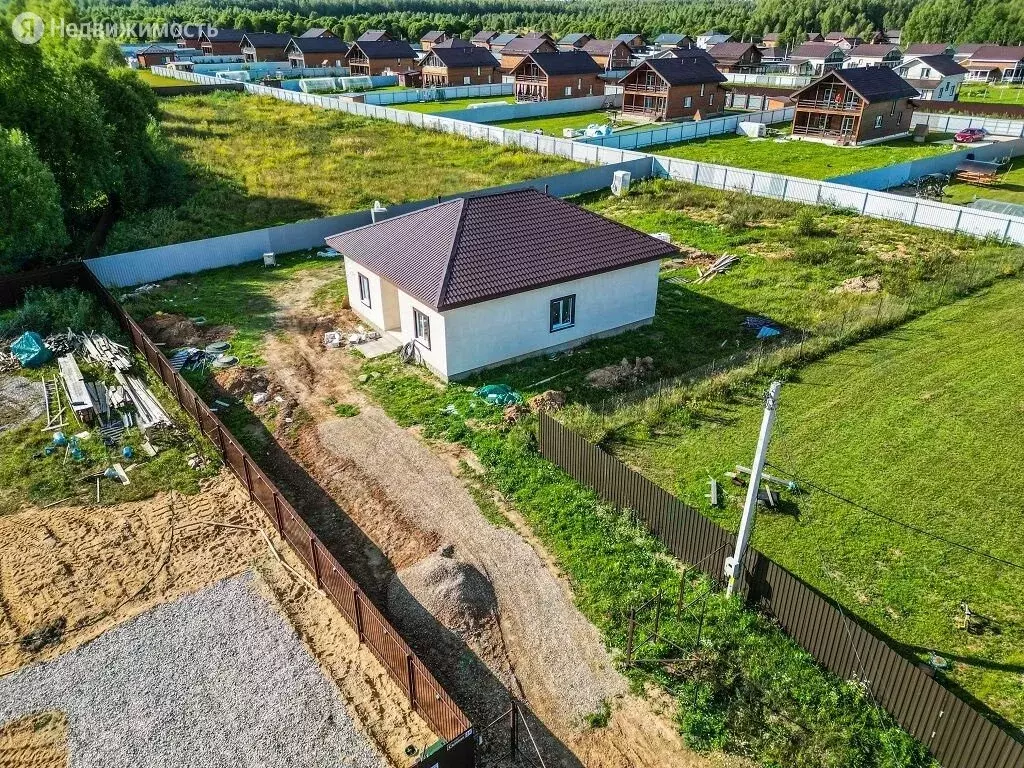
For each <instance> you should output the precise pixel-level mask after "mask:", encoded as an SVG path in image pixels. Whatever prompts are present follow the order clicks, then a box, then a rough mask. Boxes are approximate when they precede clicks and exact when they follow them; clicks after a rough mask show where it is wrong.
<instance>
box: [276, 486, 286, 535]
mask: <svg viewBox="0 0 1024 768" xmlns="http://www.w3.org/2000/svg"><path fill="white" fill-rule="evenodd" d="M274 522H275V523H276V524H277V535H278V536H280V537H281V538H282V539H283V538H284V519H283V518H282V516H281V494H279V493H278V492H277V491H274Z"/></svg>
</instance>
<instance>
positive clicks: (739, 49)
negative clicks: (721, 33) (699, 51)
mask: <svg viewBox="0 0 1024 768" xmlns="http://www.w3.org/2000/svg"><path fill="white" fill-rule="evenodd" d="M708 53H709V54H711V58H712V59H714V61H715V66H717V67H718V69H719V71H720V72H739V73H749V72H758V71H760V69H761V58H762V56H763V53H762V51H761V49H760V48H758V47H757V46H756V45H754V44H753V43H719V44H718V45H715V46H712V47H711V48H709V49H708Z"/></svg>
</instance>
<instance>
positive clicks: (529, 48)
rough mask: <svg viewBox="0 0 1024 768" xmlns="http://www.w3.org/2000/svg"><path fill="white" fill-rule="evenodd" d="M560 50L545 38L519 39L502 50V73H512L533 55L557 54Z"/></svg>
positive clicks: (511, 41)
mask: <svg viewBox="0 0 1024 768" xmlns="http://www.w3.org/2000/svg"><path fill="white" fill-rule="evenodd" d="M557 51H558V48H557V47H556V46H555V44H554V43H552V42H551V41H550V40H548V39H546V38H543V37H517V38H515V39H514V40H510V41H509V42H507V43H506V44H505V45H504V46H502V49H501V71H502V72H511V71H512V70H514V69H515V68H516V67H517V66H518V65H519V62H521V61H522V60H523V59H525V58H526V57H527V56H529V55H530V54H533V53H556V52H557Z"/></svg>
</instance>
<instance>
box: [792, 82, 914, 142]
mask: <svg viewBox="0 0 1024 768" xmlns="http://www.w3.org/2000/svg"><path fill="white" fill-rule="evenodd" d="M916 95H917V90H916V89H915V88H914V87H913V86H912V85H910V84H909V83H908V82H906V81H905V80H904V79H903V78H902V77H900V76H899V75H898V74H896V72H895V71H893V70H891V69H889V68H888V67H860V68H856V69H834V70H832V71H831V72H829V73H828V74H826V75H825V76H824V77H822V78H820V79H819V80H816V81H815V82H813V83H811V84H810V85H807V86H804V87H803V88H800V89H798V90H796V91H794V92H793V100H794V101H795V102H796V104H795V106H796V110H795V114H794V115H793V135H794V136H804V137H810V138H814V139H819V140H823V141H831V142H836V143H841V144H871V143H876V142H878V141H884V140H886V139H891V138H894V137H896V136H904V135H906V134H907V133H909V131H910V118H911V116H912V114H913V108H912V106H911V104H910V99H911V98H913V97H915V96H916Z"/></svg>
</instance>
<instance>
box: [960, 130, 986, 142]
mask: <svg viewBox="0 0 1024 768" xmlns="http://www.w3.org/2000/svg"><path fill="white" fill-rule="evenodd" d="M984 138H985V129H984V128H964V129H963V130H962V131H957V132H956V133H955V134H954V135H953V141H955V142H956V143H957V144H971V143H973V142H975V141H981V140H982V139H984Z"/></svg>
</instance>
